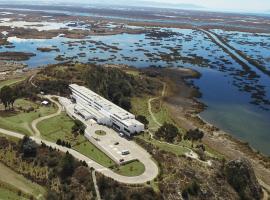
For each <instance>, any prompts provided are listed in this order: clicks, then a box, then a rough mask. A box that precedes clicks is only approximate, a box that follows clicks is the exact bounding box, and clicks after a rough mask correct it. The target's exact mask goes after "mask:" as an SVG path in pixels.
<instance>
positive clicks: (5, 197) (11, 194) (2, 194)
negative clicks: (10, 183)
mask: <svg viewBox="0 0 270 200" xmlns="http://www.w3.org/2000/svg"><path fill="white" fill-rule="evenodd" d="M0 199H1V200H27V199H29V198H25V197H23V196H22V195H18V192H15V191H13V190H9V189H6V188H2V187H1V186H0Z"/></svg>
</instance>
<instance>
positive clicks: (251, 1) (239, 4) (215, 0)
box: [151, 0, 270, 12]
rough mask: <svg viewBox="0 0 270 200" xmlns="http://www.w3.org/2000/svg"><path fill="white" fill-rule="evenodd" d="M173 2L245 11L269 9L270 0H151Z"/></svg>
mask: <svg viewBox="0 0 270 200" xmlns="http://www.w3.org/2000/svg"><path fill="white" fill-rule="evenodd" d="M151 1H155V2H167V3H173V4H194V5H198V6H201V7H204V8H206V9H210V10H228V11H229V10H231V11H246V12H249V11H250V12H265V11H270V0H151Z"/></svg>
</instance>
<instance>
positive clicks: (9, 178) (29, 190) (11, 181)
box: [0, 163, 46, 197]
mask: <svg viewBox="0 0 270 200" xmlns="http://www.w3.org/2000/svg"><path fill="white" fill-rule="evenodd" d="M0 174H1V176H0V181H1V182H2V183H5V184H7V185H10V186H12V187H14V188H16V189H18V190H21V191H22V192H23V193H25V194H30V195H33V196H43V197H44V196H45V194H46V190H45V189H44V188H43V187H42V186H40V185H38V184H36V183H33V182H31V181H30V180H28V179H26V178H25V177H23V176H22V175H20V174H18V173H16V172H14V171H13V170H11V169H10V168H8V167H6V166H5V165H3V164H1V163H0Z"/></svg>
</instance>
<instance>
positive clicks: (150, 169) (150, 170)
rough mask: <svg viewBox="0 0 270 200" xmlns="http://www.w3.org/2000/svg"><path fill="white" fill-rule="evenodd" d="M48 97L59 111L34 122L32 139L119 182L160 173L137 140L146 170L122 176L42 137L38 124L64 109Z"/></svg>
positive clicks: (147, 178)
mask: <svg viewBox="0 0 270 200" xmlns="http://www.w3.org/2000/svg"><path fill="white" fill-rule="evenodd" d="M46 98H48V99H49V100H51V101H52V102H53V103H55V104H56V105H57V106H58V111H57V112H56V113H54V114H52V115H48V116H46V117H42V118H39V119H37V120H35V121H34V122H33V123H32V127H33V129H35V136H32V137H30V138H31V139H32V140H34V141H35V142H36V143H38V144H41V141H42V142H43V143H45V144H46V145H47V146H51V147H52V148H56V149H58V150H59V151H62V152H67V151H68V152H69V153H70V154H72V155H73V156H74V157H75V158H77V159H78V160H82V161H85V162H86V163H87V164H88V166H89V167H93V168H94V169H95V170H96V171H98V172H100V173H102V174H103V175H105V176H107V177H110V178H112V179H114V180H116V181H118V182H121V183H127V184H141V183H146V182H147V181H151V180H153V179H154V178H155V177H156V176H157V175H158V173H159V169H158V167H157V165H156V164H155V162H154V161H153V160H152V159H151V155H150V154H148V153H147V152H146V151H145V150H144V149H143V148H141V147H140V146H139V145H137V144H136V143H135V142H132V141H131V142H132V143H133V145H131V146H132V147H133V146H134V148H136V152H137V153H138V154H140V155H141V157H140V159H139V160H140V161H141V162H142V163H143V164H144V166H145V171H144V173H143V174H141V175H139V176H134V177H127V176H122V175H119V174H117V173H115V172H113V171H112V170H110V169H108V168H106V167H104V166H102V165H100V164H99V163H97V162H95V161H93V160H91V159H90V158H88V157H86V156H84V155H83V154H81V153H79V152H77V151H75V150H73V149H69V148H66V147H63V146H59V145H57V144H56V143H53V142H50V141H47V140H43V139H41V138H40V132H39V130H38V129H37V128H36V125H37V124H38V123H39V122H40V121H43V120H45V119H49V118H51V117H55V116H57V115H59V114H60V113H61V111H62V106H61V105H60V104H59V103H58V102H57V101H55V100H53V99H52V96H46ZM0 133H3V134H5V135H9V136H12V137H16V138H20V139H22V138H23V137H24V135H23V134H21V133H17V132H14V131H9V130H5V129H2V128H0Z"/></svg>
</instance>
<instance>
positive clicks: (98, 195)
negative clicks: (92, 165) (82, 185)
mask: <svg viewBox="0 0 270 200" xmlns="http://www.w3.org/2000/svg"><path fill="white" fill-rule="evenodd" d="M92 178H93V183H94V186H95V191H96V194H97V200H101V196H100V193H99V189H98V185H97V178H96V171H95V170H93V171H92Z"/></svg>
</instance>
